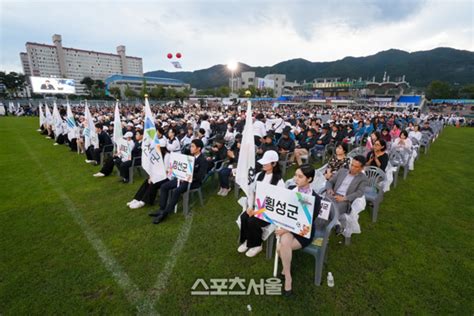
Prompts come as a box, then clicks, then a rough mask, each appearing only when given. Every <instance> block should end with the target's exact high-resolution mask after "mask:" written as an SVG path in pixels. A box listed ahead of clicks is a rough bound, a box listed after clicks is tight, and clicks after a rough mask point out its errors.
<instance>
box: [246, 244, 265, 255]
mask: <svg viewBox="0 0 474 316" xmlns="http://www.w3.org/2000/svg"><path fill="white" fill-rule="evenodd" d="M262 249H263V247H262V246H257V247H253V248H250V249H249V250H248V251H247V252H246V253H245V255H246V256H247V257H249V258H251V257H255V256H256V255H258V254H259V253H260V251H262Z"/></svg>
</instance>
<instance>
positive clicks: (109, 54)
mask: <svg viewBox="0 0 474 316" xmlns="http://www.w3.org/2000/svg"><path fill="white" fill-rule="evenodd" d="M28 45H35V46H43V47H49V48H56V46H54V45H49V44H42V43H35V42H26V44H25V46H28ZM63 49H65V50H74V51H78V52H85V53H93V54H99V55H107V56H114V57H120V55H118V54H112V53H103V52H96V51H93V50H85V49H80V48H72V47H64V46H63ZM126 57H127V58H133V59H139V60H142V58H141V57H135V56H128V55H127V56H126Z"/></svg>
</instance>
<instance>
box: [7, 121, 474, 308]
mask: <svg viewBox="0 0 474 316" xmlns="http://www.w3.org/2000/svg"><path fill="white" fill-rule="evenodd" d="M37 122H38V120H37V119H34V118H0V144H1V145H0V170H1V182H0V198H1V204H0V315H24V314H136V313H142V314H152V313H160V314H208V313H213V314H224V313H227V314H229V313H232V314H245V313H249V312H248V310H247V305H248V304H250V305H251V307H252V313H255V314H283V315H285V314H290V313H291V314H294V315H297V314H316V313H319V314H336V313H338V314H342V313H344V314H459V315H472V314H473V313H474V304H473V299H472V297H473V296H474V260H473V258H474V242H473V237H474V220H473V219H474V189H473V187H474V186H473V184H474V181H473V180H474V169H473V168H472V161H473V158H474V155H473V148H474V129H468V128H463V129H455V128H447V129H445V130H444V132H443V134H441V136H440V138H439V139H438V140H437V141H436V142H435V143H434V144H433V145H432V146H431V150H430V151H429V153H428V154H427V155H424V154H422V155H421V157H420V159H419V160H418V161H417V163H416V165H415V170H414V171H412V172H410V173H409V175H408V178H407V179H406V180H403V179H400V182H399V186H398V187H397V188H396V189H392V190H391V191H390V192H388V193H387V194H386V195H385V200H384V202H383V204H382V206H381V209H380V212H379V218H378V222H377V223H375V224H373V223H371V221H370V218H369V215H370V212H368V211H364V212H363V213H362V214H361V219H360V223H361V227H362V234H361V235H354V236H353V238H352V244H351V245H350V246H344V245H343V243H341V241H342V237H339V236H332V238H331V240H330V245H329V257H328V265H327V267H325V270H324V272H323V274H324V277H323V284H322V286H321V287H316V286H314V285H313V281H312V280H313V265H314V262H313V258H312V257H311V256H309V255H307V254H304V253H302V252H297V253H295V255H294V258H293V265H292V266H293V267H292V269H293V275H294V276H293V288H294V291H295V295H294V297H292V298H290V299H285V298H284V297H275V296H257V295H248V296H192V295H191V287H192V285H193V284H194V282H195V280H196V279H197V278H202V279H204V280H205V281H206V282H207V283H210V282H209V280H210V279H212V278H235V277H240V278H245V279H250V278H256V279H260V278H268V277H270V276H271V273H272V267H273V260H266V259H265V256H264V255H263V254H261V255H259V256H257V257H255V258H251V259H250V258H247V257H245V256H244V255H241V254H238V253H237V251H236V248H237V234H238V229H237V226H236V224H235V219H236V217H237V215H238V214H239V212H240V210H239V207H238V205H237V203H236V201H235V199H234V196H233V192H232V193H231V194H229V196H228V197H226V198H224V197H219V196H217V195H216V194H215V193H216V191H217V181H216V180H214V181H210V182H207V183H206V185H205V193H204V195H205V196H204V199H205V206H204V207H199V205H198V203H194V204H193V205H194V206H193V216H192V217H190V218H187V219H185V218H184V216H183V215H182V213H181V212H179V213H178V214H175V215H174V216H171V217H170V218H169V219H167V221H166V222H165V223H163V224H162V225H159V226H155V225H152V224H151V221H150V218H149V217H148V216H147V213H148V212H149V211H150V210H151V209H152V208H151V207H147V208H143V209H139V210H130V209H128V208H127V207H126V205H125V203H126V202H127V201H129V200H131V199H132V197H133V194H134V193H135V192H136V190H137V188H138V187H139V185H140V184H141V181H142V179H141V178H138V179H137V181H135V183H133V184H132V185H124V184H121V183H119V182H118V178H117V177H115V176H110V177H106V178H100V179H96V178H93V177H92V174H93V173H95V172H97V170H98V167H94V166H90V165H88V164H85V163H84V159H85V158H84V156H82V155H81V156H80V155H77V154H76V153H72V152H70V151H69V149H68V148H66V147H65V146H53V145H52V143H53V142H52V141H51V140H47V139H45V138H44V137H43V136H41V135H39V133H38V132H36V128H37V126H38V123H37ZM287 176H289V175H287ZM187 233H189V236H187ZM173 260H174V261H173ZM328 271H331V272H332V273H333V275H334V278H335V287H334V288H329V287H327V285H326V278H325V275H326V274H327V272H328Z"/></svg>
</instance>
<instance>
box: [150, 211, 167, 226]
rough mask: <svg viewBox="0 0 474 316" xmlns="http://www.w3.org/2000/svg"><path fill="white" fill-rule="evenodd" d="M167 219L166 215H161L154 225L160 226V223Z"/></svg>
mask: <svg viewBox="0 0 474 316" xmlns="http://www.w3.org/2000/svg"><path fill="white" fill-rule="evenodd" d="M165 218H166V214H165V213H163V214H160V215H158V216H157V217H155V219H154V220H153V224H156V225H158V224H159V223H161V222H162V221H164V220H165Z"/></svg>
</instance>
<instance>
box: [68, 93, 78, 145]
mask: <svg viewBox="0 0 474 316" xmlns="http://www.w3.org/2000/svg"><path fill="white" fill-rule="evenodd" d="M66 123H67V138H68V140H69V148H71V151H77V137H78V126H77V124H76V120H75V119H74V115H73V114H72V110H71V105H70V104H69V102H67V103H66Z"/></svg>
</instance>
